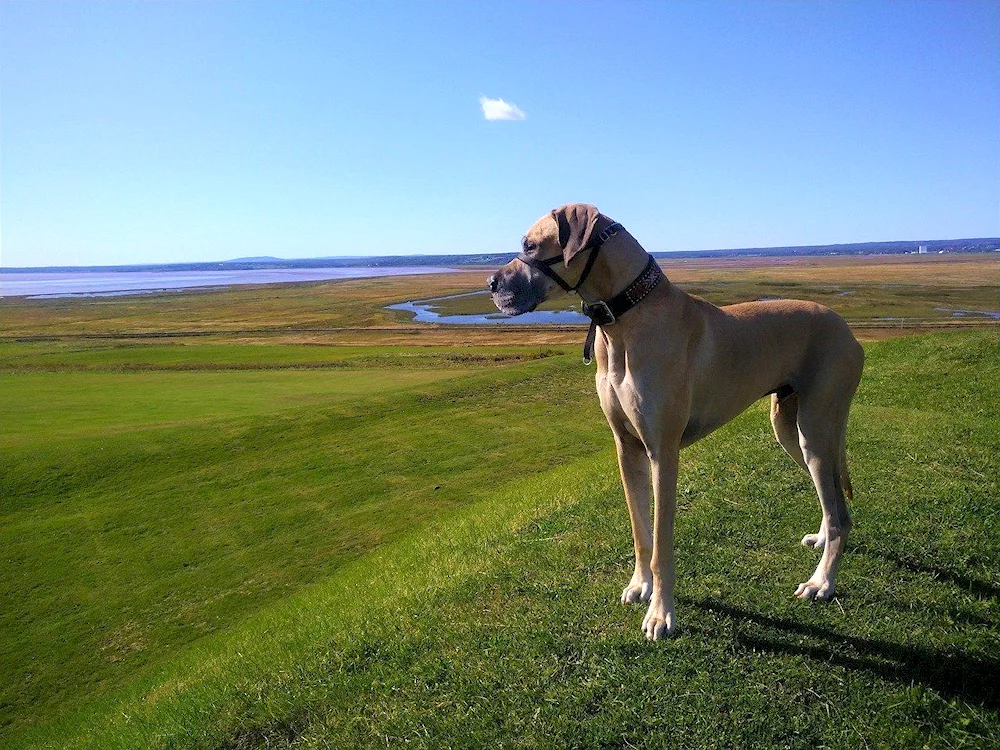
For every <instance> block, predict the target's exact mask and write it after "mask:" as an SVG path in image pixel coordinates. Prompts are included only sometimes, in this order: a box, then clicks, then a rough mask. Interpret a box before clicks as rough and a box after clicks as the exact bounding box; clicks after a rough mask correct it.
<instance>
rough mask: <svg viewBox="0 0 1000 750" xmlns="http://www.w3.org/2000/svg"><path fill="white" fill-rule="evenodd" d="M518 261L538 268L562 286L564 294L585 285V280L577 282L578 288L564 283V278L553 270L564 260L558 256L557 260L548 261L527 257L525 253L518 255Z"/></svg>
mask: <svg viewBox="0 0 1000 750" xmlns="http://www.w3.org/2000/svg"><path fill="white" fill-rule="evenodd" d="M517 259H518V260H519V261H521V262H522V263H527V264H528V265H529V266H531V267H532V268H537V269H538V270H539V271H541V272H542V273H543V274H545V275H546V276H548V277H549V278H550V279H552V280H553V281H554V282H556V283H557V284H558V285H559V286H561V287H562V289H563V291H564V292H567V293H573V292H575V291H576V290H577V289H578V288H579V287H580V284H582V283H583V280H582V279H581V280H580V281H579V282H577V284H576V286H570V285H569V284H567V283H566V282H565V281H563V280H562V278H560V276H559V274H557V273H556V272H555V271H553V270H552V266H554V265H555V264H556V263H558V262H559V261H561V260H562V258H561V257H559V256H558V255H557V256H556V257H555V258H549V259H548V260H538V259H537V258H532V257H531V256H529V255H525V254H524V253H518V254H517Z"/></svg>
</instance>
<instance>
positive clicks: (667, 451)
mask: <svg viewBox="0 0 1000 750" xmlns="http://www.w3.org/2000/svg"><path fill="white" fill-rule="evenodd" d="M679 457H680V444H679V442H678V443H672V444H670V445H669V446H664V447H662V448H660V449H659V450H657V451H655V452H653V451H651V452H650V466H651V469H652V476H653V498H654V501H655V503H656V505H655V509H654V513H653V559H652V570H653V593H652V596H651V597H650V600H649V610H648V611H647V612H646V617H645V618H644V619H643V621H642V630H643V632H644V633H645V634H646V638H648V639H649V640H651V641H655V640H659V639H661V638H666V637H667V636H668V635H670V634H671V633H673V631H674V625H675V620H674V513H675V510H676V507H677V464H678V460H679Z"/></svg>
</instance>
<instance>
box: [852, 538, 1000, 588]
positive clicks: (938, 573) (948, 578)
mask: <svg viewBox="0 0 1000 750" xmlns="http://www.w3.org/2000/svg"><path fill="white" fill-rule="evenodd" d="M851 552H852V553H853V554H859V555H865V556H866V557H877V558H879V559H881V560H885V561H886V562H890V563H892V564H893V565H896V566H897V567H900V568H902V569H903V570H908V571H910V572H911V573H919V574H922V575H929V576H931V577H932V578H934V579H935V580H938V581H943V582H946V583H951V584H953V585H954V586H956V587H958V588H960V589H962V590H963V591H967V592H969V593H970V594H972V595H973V596H975V597H977V598H979V599H997V600H1000V586H997V585H996V584H993V583H991V582H989V581H983V580H980V579H978V578H973V577H972V576H969V575H966V574H965V573H960V572H958V571H955V570H949V569H947V568H942V567H938V566H935V565H928V564H926V563H922V562H919V561H917V560H913V559H912V558H908V557H904V556H902V555H900V554H899V553H897V552H893V551H892V550H885V549H880V548H878V547H873V546H871V545H868V544H864V543H862V544H856V545H852V548H851Z"/></svg>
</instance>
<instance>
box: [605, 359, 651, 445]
mask: <svg viewBox="0 0 1000 750" xmlns="http://www.w3.org/2000/svg"><path fill="white" fill-rule="evenodd" d="M611 354H612V352H609V355H611ZM597 394H598V397H599V398H600V400H601V409H602V411H604V415H605V416H606V417H607V419H608V421H609V422H611V423H612V425H619V426H621V427H623V428H624V429H625V430H626V432H628V433H629V434H630V435H632V436H633V437H637V438H640V439H641V435H640V434H639V430H638V428H637V425H638V424H639V418H640V417H641V413H640V407H639V398H638V394H637V392H636V390H635V387H634V384H633V383H632V379H631V378H630V377H628V372H627V370H626V368H625V361H624V357H621V361H620V362H618V361H615V358H613V357H612V356H609V357H608V365H607V367H606V368H604V369H603V371H602V372H598V374H597Z"/></svg>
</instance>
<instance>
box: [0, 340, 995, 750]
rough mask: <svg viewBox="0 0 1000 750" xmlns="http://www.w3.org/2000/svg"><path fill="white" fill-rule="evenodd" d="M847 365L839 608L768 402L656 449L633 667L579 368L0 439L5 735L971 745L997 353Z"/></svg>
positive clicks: (593, 422) (613, 533) (991, 551)
mask: <svg viewBox="0 0 1000 750" xmlns="http://www.w3.org/2000/svg"><path fill="white" fill-rule="evenodd" d="M403 352H405V350H400V354H402V353H403ZM867 352H868V362H867V366H866V375H865V379H864V380H863V382H862V386H861V389H860V391H859V394H858V398H857V401H856V404H855V407H854V410H853V412H852V422H851V434H850V441H849V452H850V458H851V466H852V474H853V478H854V484H855V488H856V491H857V500H856V502H855V504H854V506H853V512H854V516H855V522H856V526H855V530H854V532H853V535H852V538H851V543H850V547H849V549H848V553H847V555H846V557H845V560H844V563H843V565H842V567H841V572H840V576H839V579H838V596H837V598H836V600H835V601H834V602H833V603H830V604H827V605H809V604H805V603H802V602H799V601H797V600H795V599H793V598H792V597H791V592H792V590H793V589H794V587H795V584H796V583H798V582H799V581H801V580H804V577H806V576H808V574H809V573H810V572H811V570H812V567H813V566H814V565H815V555H814V553H812V552H811V551H809V550H806V549H805V548H802V547H800V546H798V543H797V541H798V539H799V538H800V537H801V536H802V534H803V533H805V532H806V531H811V530H814V528H813V527H815V526H816V524H817V523H818V515H819V514H818V508H817V503H816V500H815V497H814V493H813V491H812V488H811V486H810V485H809V483H808V480H807V478H806V477H805V475H804V474H801V473H799V472H798V470H797V469H796V468H795V467H794V466H793V464H792V463H791V462H790V461H789V460H788V459H787V457H785V456H784V454H783V453H782V452H781V450H780V448H779V447H778V446H777V445H776V444H775V442H774V440H773V438H772V437H771V436H770V434H769V430H770V426H769V424H768V423H767V416H766V410H765V408H764V403H763V402H761V404H759V405H758V406H756V407H754V408H753V409H751V410H749V411H748V412H747V413H746V414H744V415H743V416H742V417H740V418H739V419H737V420H736V421H735V422H733V423H731V424H730V425H727V426H726V427H725V428H723V429H721V430H719V431H718V432H717V433H715V434H713V435H712V436H710V437H709V438H707V439H706V440H704V441H702V442H700V443H698V444H696V445H694V446H692V447H691V448H689V449H687V450H686V451H685V452H684V454H683V456H682V474H681V478H680V482H679V506H680V516H679V522H678V531H677V547H678V553H677V556H678V574H679V584H678V616H679V620H680V632H679V634H678V636H677V637H676V638H674V639H671V640H669V641H666V642H663V643H656V644H649V643H647V642H646V641H645V640H644V639H643V637H642V634H641V632H640V630H639V624H640V622H641V619H642V610H641V608H638V607H623V606H621V605H619V604H618V603H617V595H618V593H619V592H620V590H621V587H622V586H623V585H624V583H625V582H626V580H627V578H628V576H629V574H630V572H631V559H630V553H631V543H630V539H629V532H628V521H627V516H626V513H625V511H624V501H623V499H622V496H621V489H620V486H619V484H618V478H617V469H616V467H615V462H614V456H613V451H612V450H610V448H609V446H610V437H609V435H608V434H607V429H606V427H605V426H603V425H602V424H601V422H602V418H601V416H600V413H599V410H598V409H597V406H596V397H595V396H594V395H593V393H592V382H591V380H590V379H591V377H592V374H593V371H592V370H589V369H584V368H582V367H580V366H579V365H578V364H577V363H576V355H575V352H574V353H573V354H570V355H566V356H561V355H555V356H548V357H545V358H541V359H531V358H530V357H529V358H527V359H525V360H524V361H510V360H506V362H508V363H507V364H504V365H503V366H499V367H497V366H493V365H487V364H482V363H480V365H479V367H478V368H477V371H476V372H471V373H466V372H465V371H464V369H463V367H461V366H455V368H454V371H453V372H451V375H452V376H451V377H448V378H445V379H436V380H434V381H433V382H424V383H416V384H398V389H397V390H395V391H392V392H384V393H383V392H381V387H379V388H377V389H376V388H374V387H373V388H372V391H373V392H371V393H369V394H367V395H364V394H352V395H351V397H350V398H348V399H343V398H340V397H339V396H338V395H337V394H334V393H331V392H329V391H328V392H324V393H322V394H320V395H318V396H317V399H316V400H315V401H314V402H313V403H310V404H299V405H297V406H282V407H281V408H278V409H274V410H271V409H259V408H255V407H253V406H241V407H238V410H239V411H240V414H230V416H229V417H228V418H222V417H220V416H219V415H217V414H216V415H211V414H210V415H209V416H208V417H205V418H203V419H202V420H201V421H199V422H197V423H195V424H193V425H191V424H187V425H185V426H182V427H177V426H156V425H154V426H151V424H150V423H148V422H144V423H142V424H141V425H134V426H133V427H131V428H127V425H125V426H123V427H122V435H121V436H115V435H111V436H107V434H106V433H107V431H108V427H109V425H107V424H105V425H101V426H100V427H99V428H96V429H95V431H94V433H95V434H94V435H92V436H91V437H90V438H88V439H85V438H83V437H81V436H79V435H74V437H73V439H72V440H70V439H69V438H67V439H65V440H62V441H56V442H55V444H54V445H53V446H45V445H42V444H41V443H42V442H43V441H42V440H41V438H40V437H39V439H38V441H37V442H36V443H35V444H34V445H33V446H30V447H29V446H27V445H21V446H15V447H14V450H8V449H7V448H6V447H5V449H4V456H5V461H4V466H3V470H4V481H5V482H7V483H8V484H6V485H5V486H4V495H3V496H4V497H5V498H9V497H17V498H18V501H17V502H16V503H14V504H13V505H12V507H8V506H6V505H5V506H4V526H3V529H4V530H3V534H4V535H5V538H4V540H3V542H2V544H3V546H2V548H3V549H4V553H5V554H4V557H5V561H6V569H5V570H6V572H5V575H4V579H3V585H4V590H3V599H2V602H3V604H2V610H0V611H2V612H3V613H4V615H3V616H4V617H5V618H6V619H5V620H4V622H3V623H2V628H0V633H2V634H3V635H2V636H0V637H3V638H4V639H5V640H4V642H3V643H4V648H5V651H4V652H3V664H4V672H3V675H4V677H3V680H4V682H3V685H4V688H5V690H6V695H7V696H8V697H7V698H6V701H7V703H6V706H5V708H4V710H5V711H6V715H7V717H8V721H9V722H11V723H9V724H8V726H7V728H6V734H7V739H8V740H9V744H10V746H11V747H36V746H53V747H63V746H65V747H94V748H115V747H122V748H128V747H203V748H250V747H365V746H372V747H374V746H379V747H384V746H398V745H402V744H404V743H407V744H409V745H411V746H415V747H428V748H431V747H434V748H436V747H494V746H495V747H552V746H557V747H603V746H606V747H629V746H654V747H684V748H690V747H803V748H805V747H810V748H811V747H821V746H826V747H866V746H867V747H924V746H928V747H992V746H997V745H998V744H1000V717H998V709H1000V691H998V689H997V687H996V680H995V676H996V674H997V673H998V671H1000V658H998V656H997V654H998V647H1000V562H998V560H997V557H996V550H997V548H998V544H1000V505H998V504H997V502H996V498H997V497H998V496H1000V477H998V474H997V471H996V455H997V454H998V452H1000V417H998V412H1000V409H998V407H1000V403H998V401H1000V397H998V394H997V390H996V383H997V381H998V378H1000V356H998V354H1000V342H998V338H997V335H996V332H995V331H986V332H978V333H962V334H958V333H955V334H948V335H935V336H921V337H913V338H906V339H899V340H895V341H888V342H881V343H878V344H873V345H870V346H868V347H867ZM536 354H537V352H536ZM365 356H369V355H368V354H366V355H365ZM386 356H388V355H386ZM390 359H391V357H390ZM466 367H468V365H466ZM428 369H429V370H431V371H434V372H437V373H440V372H442V371H445V372H447V371H448V368H446V367H438V368H428ZM342 372H345V373H348V374H349V375H354V374H355V371H352V370H350V369H349V368H347V369H344V370H341V369H336V370H331V371H329V373H323V374H329V375H330V376H331V377H337V376H340V374H341V373H342ZM371 372H372V371H371V370H370V369H367V368H365V369H360V370H358V371H356V374H357V377H359V378H361V379H362V380H363V379H364V378H366V377H368V376H370V374H371ZM392 372H393V370H392V368H391V367H387V368H384V369H382V370H379V373H380V374H382V375H385V376H386V377H389V376H391V374H392ZM140 374H141V373H134V374H130V375H135V376H138V375H140ZM164 374H166V375H170V376H176V375H178V373H176V372H166V373H164ZM180 374H182V375H185V376H187V375H191V376H194V377H198V376H201V375H203V374H204V373H202V372H192V373H180ZM231 374H232V373H231ZM243 374H244V373H242V372H239V373H235V375H236V376H237V377H238V376H242V375H243ZM267 374H268V375H271V376H274V377H280V376H289V375H292V376H298V375H300V374H302V375H310V376H312V375H316V373H315V372H314V371H285V370H281V371H275V372H269V373H267ZM38 375H39V373H36V372H32V371H28V370H24V371H21V372H19V373H17V374H11V375H8V376H6V377H8V378H11V379H16V378H19V377H20V378H29V379H30V378H34V377H37V376H38ZM72 377H74V378H75V377H77V373H74V374H73V375H72ZM107 377H108V378H121V377H122V373H120V372H114V371H109V372H108V373H107ZM25 382H27V381H25ZM108 382H109V384H110V383H113V382H114V383H117V384H116V385H114V386H113V387H111V386H110V385H109V388H110V389H111V390H116V389H120V388H121V387H122V386H121V383H120V381H114V380H109V381H108ZM198 382H199V381H191V383H192V387H195V388H197V387H198ZM307 386H308V384H304V385H303V388H304V390H305V391H308V387H307ZM95 387H96V386H95ZM7 393H8V391H7V390H6V389H5V391H4V394H5V395H4V399H5V406H6V403H8V402H9V396H8V395H7ZM81 399H83V400H85V399H86V397H85V394H83V393H82V392H81ZM62 408H64V407H62ZM178 408H180V407H178ZM234 408H236V407H234ZM230 411H232V410H230ZM5 414H6V409H5ZM126 428H127V429H126ZM4 432H5V435H6V433H7V430H6V428H5V431H4ZM71 448H72V450H70V449H71ZM108 453H110V454H111V457H106V454H108ZM8 457H10V458H11V459H13V460H8ZM11 487H14V488H16V489H17V491H16V492H11V493H8V488H11ZM434 487H439V488H440V489H437V490H436V489H433V488H434ZM12 550H13V551H12ZM12 562H13V564H12ZM184 562H189V563H193V564H189V565H188V566H186V567H185V566H184ZM115 628H117V629H115ZM10 633H17V635H15V636H14V637H13V638H10V637H9V634H10ZM11 657H13V660H11ZM46 661H49V662H50V664H49V665H46V664H45V663H44V662H46Z"/></svg>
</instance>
